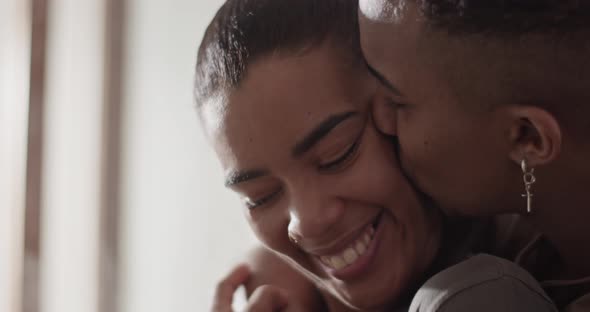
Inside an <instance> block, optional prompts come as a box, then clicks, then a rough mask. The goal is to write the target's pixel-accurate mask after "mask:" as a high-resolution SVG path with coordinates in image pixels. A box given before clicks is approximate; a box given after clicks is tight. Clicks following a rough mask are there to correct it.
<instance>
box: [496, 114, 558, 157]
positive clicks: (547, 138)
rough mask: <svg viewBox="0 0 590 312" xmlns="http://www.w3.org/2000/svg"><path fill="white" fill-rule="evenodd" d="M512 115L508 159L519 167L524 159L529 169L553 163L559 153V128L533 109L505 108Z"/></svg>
mask: <svg viewBox="0 0 590 312" xmlns="http://www.w3.org/2000/svg"><path fill="white" fill-rule="evenodd" d="M508 110H509V113H510V115H511V116H512V122H511V124H510V132H509V135H510V137H509V139H510V143H511V146H512V150H511V152H510V158H511V159H512V160H513V161H514V162H516V163H517V164H519V165H520V163H521V162H522V160H523V159H526V160H527V162H528V164H529V166H530V167H537V166H543V165H546V164H548V163H551V162H553V161H554V160H555V159H556V158H557V157H559V155H560V154H561V144H562V129H561V125H560V124H559V122H558V121H557V119H556V118H555V116H554V115H553V114H551V113H550V112H548V111H546V110H544V109H542V108H539V107H535V106H513V107H510V108H508Z"/></svg>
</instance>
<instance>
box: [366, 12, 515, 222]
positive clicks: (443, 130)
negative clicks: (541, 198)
mask: <svg viewBox="0 0 590 312" xmlns="http://www.w3.org/2000/svg"><path fill="white" fill-rule="evenodd" d="M359 18H360V26H361V41H362V48H363V52H364V54H365V57H366V59H367V63H368V65H369V67H371V70H372V71H373V74H374V75H375V76H377V77H378V79H379V80H380V81H381V82H382V85H383V90H385V92H387V93H389V95H390V97H391V103H390V106H389V107H385V106H383V105H376V106H375V107H374V118H375V119H376V120H377V124H378V125H380V126H384V128H387V127H389V128H391V127H392V126H391V125H394V128H395V130H393V132H395V133H391V134H394V135H397V136H398V137H399V142H400V146H401V147H400V158H401V162H402V167H403V169H404V170H405V171H406V174H407V175H408V176H409V177H410V178H411V179H412V180H414V182H415V183H416V185H417V186H418V188H420V189H421V191H423V192H425V193H426V194H427V195H429V196H431V197H432V198H433V199H434V201H435V202H436V203H437V204H438V205H440V207H441V208H443V209H444V210H445V211H446V212H448V213H451V214H460V215H475V216H482V215H491V214H496V213H501V212H505V211H506V210H507V209H508V207H506V205H505V203H504V202H503V201H502V200H501V198H503V197H506V194H512V196H516V197H518V196H520V194H518V193H512V192H513V190H512V189H511V188H510V187H509V186H508V184H510V183H506V181H511V180H509V179H510V178H509V177H513V176H512V175H511V174H512V173H513V169H514V168H516V167H515V166H514V163H513V162H512V161H511V160H510V158H509V157H508V151H509V149H510V146H509V143H508V142H509V140H507V135H508V134H507V133H506V132H505V130H504V129H506V120H505V118H504V117H505V115H504V113H503V111H502V109H491V108H490V107H495V106H493V104H494V103H493V101H494V100H495V99H494V92H495V91H497V90H495V89H494V88H495V87H493V86H497V85H498V84H497V83H495V82H494V80H495V79H499V77H496V76H495V71H494V70H493V68H494V64H493V62H491V63H486V62H485V61H483V60H482V58H481V57H474V55H475V53H478V52H477V51H475V50H473V49H470V48H468V47H467V45H465V44H464V40H466V39H462V38H459V37H451V36H449V35H448V34H446V33H444V32H443V31H441V32H436V31H433V30H432V29H430V27H431V26H429V25H428V24H427V22H426V21H425V18H424V17H423V16H421V14H420V12H419V10H418V9H417V8H416V5H415V4H413V1H387V0H361V1H360V12H359ZM394 106H395V108H392V107H394ZM486 107H487V108H486ZM388 109H389V110H392V109H394V110H395V113H393V114H391V113H390V114H388V115H387V116H393V117H391V118H388V117H384V116H386V114H383V113H382V112H383V111H385V110H388ZM388 123H389V124H388ZM389 132H392V131H389ZM516 182H518V181H516Z"/></svg>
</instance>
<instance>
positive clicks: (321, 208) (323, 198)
mask: <svg viewBox="0 0 590 312" xmlns="http://www.w3.org/2000/svg"><path fill="white" fill-rule="evenodd" d="M294 195H295V194H294ZM289 215H290V221H289V234H290V235H291V236H292V237H293V238H295V239H296V240H299V241H304V240H322V239H323V237H326V236H327V235H328V233H329V232H330V231H331V230H333V229H334V227H335V226H336V225H337V224H338V223H339V222H341V219H342V216H343V215H344V203H343V201H342V200H341V199H339V198H338V197H336V196H330V195H328V194H326V193H325V192H322V191H321V190H319V189H315V188H313V187H309V188H307V190H306V191H305V192H299V193H298V194H296V197H295V196H293V197H292V200H291V205H290V207H289Z"/></svg>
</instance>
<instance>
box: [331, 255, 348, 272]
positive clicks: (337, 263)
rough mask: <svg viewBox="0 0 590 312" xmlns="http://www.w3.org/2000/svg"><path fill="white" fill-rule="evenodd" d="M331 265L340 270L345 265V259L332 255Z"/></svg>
mask: <svg viewBox="0 0 590 312" xmlns="http://www.w3.org/2000/svg"><path fill="white" fill-rule="evenodd" d="M330 262H331V263H332V267H333V268H334V269H336V270H340V269H342V268H344V267H345V266H346V261H344V259H342V258H341V257H339V256H333V257H332V259H331V261H330Z"/></svg>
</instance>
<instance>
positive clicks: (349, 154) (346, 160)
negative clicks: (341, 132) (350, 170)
mask: <svg viewBox="0 0 590 312" xmlns="http://www.w3.org/2000/svg"><path fill="white" fill-rule="evenodd" d="M360 141H361V136H359V137H358V138H357V139H356V140H355V141H354V142H353V143H352V145H350V147H348V149H346V150H345V151H344V152H343V153H342V154H341V155H339V156H338V157H337V158H336V159H333V160H330V161H328V162H325V163H322V164H320V165H319V166H318V169H319V170H320V171H323V172H333V171H338V170H341V169H343V168H345V167H346V166H347V165H348V164H350V163H351V161H352V160H353V159H354V157H355V156H356V154H357V151H358V148H359V145H360Z"/></svg>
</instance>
